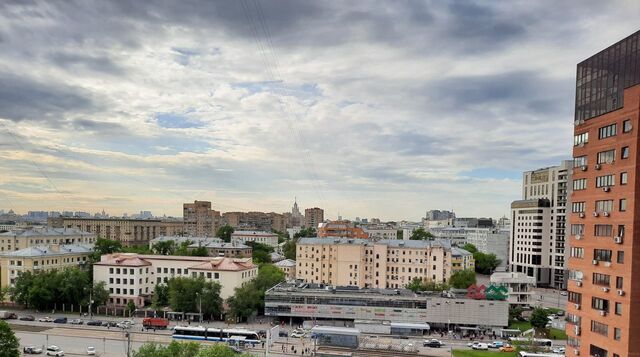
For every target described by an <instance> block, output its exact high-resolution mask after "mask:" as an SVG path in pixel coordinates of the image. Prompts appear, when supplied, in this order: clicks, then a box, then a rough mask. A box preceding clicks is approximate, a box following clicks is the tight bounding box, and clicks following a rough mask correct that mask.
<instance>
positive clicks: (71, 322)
mask: <svg viewBox="0 0 640 357" xmlns="http://www.w3.org/2000/svg"><path fill="white" fill-rule="evenodd" d="M69 323H70V324H72V325H82V324H83V323H84V321H82V320H80V319H73V320H71V321H69Z"/></svg>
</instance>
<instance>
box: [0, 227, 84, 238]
mask: <svg viewBox="0 0 640 357" xmlns="http://www.w3.org/2000/svg"><path fill="white" fill-rule="evenodd" d="M0 236H4V237H6V236H9V237H44V236H47V237H59V236H62V237H67V236H95V234H93V233H89V232H85V231H82V230H80V229H76V228H49V227H40V228H30V229H26V230H20V231H9V232H5V233H0Z"/></svg>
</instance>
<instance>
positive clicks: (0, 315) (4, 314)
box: [0, 311, 18, 320]
mask: <svg viewBox="0 0 640 357" xmlns="http://www.w3.org/2000/svg"><path fill="white" fill-rule="evenodd" d="M17 318H18V315H16V314H15V313H13V312H10V311H0V320H11V319H17Z"/></svg>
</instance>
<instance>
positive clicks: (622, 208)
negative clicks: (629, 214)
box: [619, 198, 627, 212]
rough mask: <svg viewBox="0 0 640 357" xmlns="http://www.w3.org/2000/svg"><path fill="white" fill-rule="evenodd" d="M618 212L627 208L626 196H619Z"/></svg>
mask: <svg viewBox="0 0 640 357" xmlns="http://www.w3.org/2000/svg"><path fill="white" fill-rule="evenodd" d="M619 209H620V212H624V211H626V210H627V199H626V198H621V199H620V207H619Z"/></svg>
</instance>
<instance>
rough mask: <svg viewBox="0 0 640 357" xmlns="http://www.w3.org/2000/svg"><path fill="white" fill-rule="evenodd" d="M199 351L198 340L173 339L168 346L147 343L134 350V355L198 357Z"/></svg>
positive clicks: (141, 356) (136, 356)
mask: <svg viewBox="0 0 640 357" xmlns="http://www.w3.org/2000/svg"><path fill="white" fill-rule="evenodd" d="M199 351H200V344H199V343H197V342H186V343H185V342H177V341H172V342H171V343H170V344H169V345H167V346H163V345H159V344H156V343H146V344H144V345H142V346H141V347H140V348H139V349H138V350H137V351H135V352H133V357H196V356H197V355H198V352H199Z"/></svg>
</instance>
